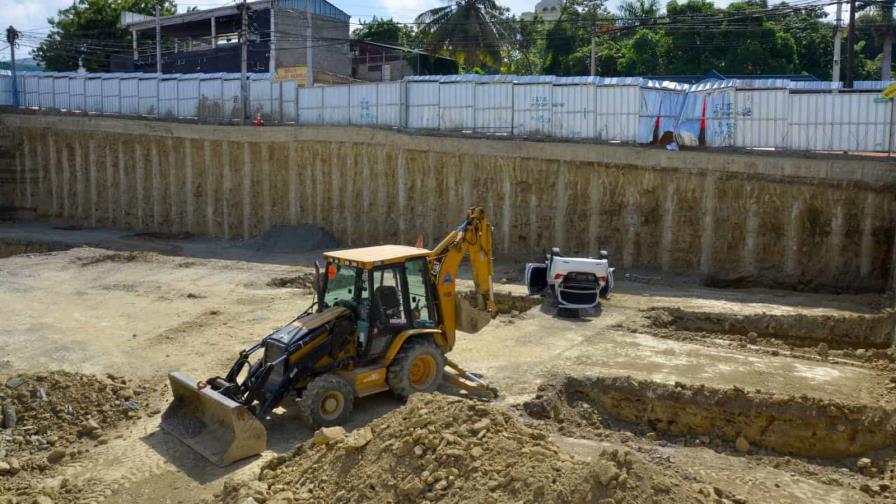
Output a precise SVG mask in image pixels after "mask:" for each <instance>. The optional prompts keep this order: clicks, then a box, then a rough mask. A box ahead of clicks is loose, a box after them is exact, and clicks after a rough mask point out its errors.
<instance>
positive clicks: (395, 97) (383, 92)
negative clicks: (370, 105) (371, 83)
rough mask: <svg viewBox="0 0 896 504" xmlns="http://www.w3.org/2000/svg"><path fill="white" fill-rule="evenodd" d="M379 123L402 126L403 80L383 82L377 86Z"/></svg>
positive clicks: (377, 119)
mask: <svg viewBox="0 0 896 504" xmlns="http://www.w3.org/2000/svg"><path fill="white" fill-rule="evenodd" d="M376 95H377V98H376V99H377V105H378V106H379V109H378V110H377V118H376V121H377V125H378V126H391V127H396V128H397V127H398V126H401V82H381V83H379V84H377V86H376Z"/></svg>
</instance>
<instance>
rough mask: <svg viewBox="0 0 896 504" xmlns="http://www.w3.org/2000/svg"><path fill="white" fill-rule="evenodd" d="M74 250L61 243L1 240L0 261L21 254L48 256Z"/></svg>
mask: <svg viewBox="0 0 896 504" xmlns="http://www.w3.org/2000/svg"><path fill="white" fill-rule="evenodd" d="M70 248H72V247H71V246H70V245H63V244H60V243H44V242H31V241H23V240H9V239H3V240H0V259H3V258H5V257H12V256H15V255H21V254H46V253H48V252H59V251H62V250H68V249H70Z"/></svg>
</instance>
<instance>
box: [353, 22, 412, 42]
mask: <svg viewBox="0 0 896 504" xmlns="http://www.w3.org/2000/svg"><path fill="white" fill-rule="evenodd" d="M352 39H354V40H367V41H370V42H380V43H382V44H395V45H401V46H406V47H415V46H417V45H418V43H419V40H418V39H417V33H416V32H415V31H414V29H413V28H411V27H410V26H408V25H405V24H400V23H396V22H395V20H393V19H391V18H389V19H383V18H378V17H376V16H374V17H373V19H371V20H370V21H366V22H365V21H361V26H360V27H358V28H355V29H354V30H353V31H352Z"/></svg>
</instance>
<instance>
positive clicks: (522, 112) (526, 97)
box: [513, 84, 554, 136]
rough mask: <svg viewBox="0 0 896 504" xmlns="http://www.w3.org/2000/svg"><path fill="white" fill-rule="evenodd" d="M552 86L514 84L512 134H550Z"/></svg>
mask: <svg viewBox="0 0 896 504" xmlns="http://www.w3.org/2000/svg"><path fill="white" fill-rule="evenodd" d="M553 87H554V86H553V85H552V84H514V86H513V134H514V135H518V136H550V135H551V122H552V118H551V102H552V101H553Z"/></svg>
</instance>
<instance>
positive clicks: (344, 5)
mask: <svg viewBox="0 0 896 504" xmlns="http://www.w3.org/2000/svg"><path fill="white" fill-rule="evenodd" d="M444 1H445V0H372V1H368V2H365V1H364V0H330V2H331V3H333V4H334V5H336V6H337V7H339V8H340V9H342V10H344V11H345V12H347V13H349V14H350V15H351V16H352V23H357V22H359V21H361V20H369V19H370V18H371V17H372V16H373V15H377V16H378V17H386V18H389V17H392V18H394V19H395V20H397V21H413V19H414V17H416V16H417V14H419V13H421V12H423V11H424V10H426V9H430V8H432V7H435V6H438V5H443V4H444ZM498 1H499V3H501V4H503V5H506V6H507V7H510V10H511V11H512V12H513V13H515V14H519V13H521V12H525V11H531V10H532V9H533V7H534V6H535V4H536V3H537V1H538V0H498ZM730 1H731V0H716V2H715V3H716V5H719V6H722V5H727V4H728V3H730ZM71 3H72V1H71V0H0V12H2V13H3V18H2V19H0V25H2V26H0V28H3V29H4V30H5V28H6V27H7V26H9V25H12V26H15V27H16V28H17V29H19V30H23V31H30V32H40V33H46V31H47V29H48V25H47V18H48V17H53V16H55V15H56V12H57V11H58V10H59V9H61V8H64V7H67V6H68V5H71ZM177 3H178V9H179V10H181V11H183V10H186V9H187V7H190V6H194V5H195V6H198V7H199V9H209V8H211V7H215V6H219V5H226V4H227V3H233V2H232V1H231V2H227V1H226V0H220V1H217V2H216V1H215V0H183V3H182V2H180V1H178V2H177ZM769 3H777V2H776V1H774V0H772V1H770V2H769ZM618 4H619V0H609V1H608V5H609V8H610V10H614V11H615V9H616V6H617V5H618ZM829 10H831V11H832V12H833V8H832V7H829ZM830 17H833V15H831V16H830ZM355 26H356V25H355V24H353V25H352V28H355ZM6 47H7V45H6V41H5V37H4V38H3V40H2V41H0V48H2V49H3V51H2V54H0V60H9V49H7V48H6ZM19 55H21V56H20V57H23V58H24V57H28V56H29V55H30V48H28V47H22V48H21V49H20V50H19V52H18V53H17V54H16V56H17V59H18V57H19Z"/></svg>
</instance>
